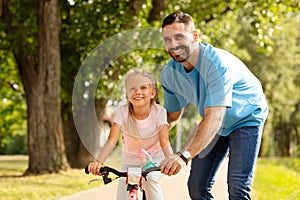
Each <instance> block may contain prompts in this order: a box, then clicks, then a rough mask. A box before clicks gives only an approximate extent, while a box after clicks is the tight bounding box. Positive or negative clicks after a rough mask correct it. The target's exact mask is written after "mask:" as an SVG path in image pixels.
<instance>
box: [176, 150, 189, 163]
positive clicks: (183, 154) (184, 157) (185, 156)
mask: <svg viewBox="0 0 300 200" xmlns="http://www.w3.org/2000/svg"><path fill="white" fill-rule="evenodd" d="M176 154H177V155H178V156H179V157H180V158H181V159H182V160H183V161H184V162H185V164H186V165H187V164H188V162H189V161H190V160H191V159H192V156H191V153H190V152H189V151H178V152H177V153H176Z"/></svg>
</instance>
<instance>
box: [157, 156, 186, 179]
mask: <svg viewBox="0 0 300 200" xmlns="http://www.w3.org/2000/svg"><path fill="white" fill-rule="evenodd" d="M185 165H186V164H185V162H184V161H183V160H182V159H181V158H180V157H179V156H178V155H177V154H172V155H169V156H168V157H166V158H165V159H164V160H163V161H162V162H161V163H160V172H161V173H163V174H166V175H169V176H171V175H175V174H177V173H178V172H179V171H180V170H181V169H182V167H184V166H185Z"/></svg>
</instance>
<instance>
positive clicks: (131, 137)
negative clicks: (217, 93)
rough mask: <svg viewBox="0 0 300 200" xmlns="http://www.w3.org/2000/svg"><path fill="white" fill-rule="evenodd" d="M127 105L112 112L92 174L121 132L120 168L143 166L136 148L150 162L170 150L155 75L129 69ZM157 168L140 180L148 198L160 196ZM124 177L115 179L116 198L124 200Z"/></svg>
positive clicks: (126, 192)
mask: <svg viewBox="0 0 300 200" xmlns="http://www.w3.org/2000/svg"><path fill="white" fill-rule="evenodd" d="M125 88H126V97H127V99H128V105H125V106H120V107H119V108H118V109H117V111H116V114H115V118H114V123H113V125H112V127H111V130H110V133H109V137H108V140H107V142H106V144H105V145H104V147H103V149H102V150H101V152H100V154H99V155H98V156H97V159H96V160H95V161H94V162H91V163H90V164H89V171H90V172H91V173H92V174H97V175H100V174H99V169H100V167H102V166H103V165H104V161H105V160H106V158H107V157H108V155H109V154H110V153H111V151H112V150H113V148H114V147H115V145H116V143H117V141H118V138H119V134H120V133H122V142H123V145H122V170H126V169H127V168H128V167H143V166H144V164H145V163H143V160H142V159H140V158H139V156H138V153H137V152H138V151H139V150H141V149H145V150H146V151H147V152H148V153H149V154H150V156H151V157H152V160H153V162H155V163H157V165H159V163H160V162H161V161H162V160H163V159H164V157H166V156H168V155H170V154H172V153H173V152H172V148H171V146H170V142H169V136H168V122H167V115H166V110H165V109H164V108H163V107H162V106H160V105H159V104H158V89H157V84H156V79H155V77H154V76H153V75H152V74H151V73H149V72H147V71H144V70H137V69H136V70H131V71H129V72H128V73H127V76H126V79H125ZM161 177H162V174H161V173H160V172H151V173H150V174H149V175H148V177H147V181H145V180H143V183H142V185H143V189H144V190H145V193H146V197H147V199H149V200H162V199H163V194H162V190H161V187H160V184H159V179H160V178H161ZM126 189H127V188H126V183H125V178H122V179H120V180H119V184H118V192H117V200H127V198H128V191H127V190H126Z"/></svg>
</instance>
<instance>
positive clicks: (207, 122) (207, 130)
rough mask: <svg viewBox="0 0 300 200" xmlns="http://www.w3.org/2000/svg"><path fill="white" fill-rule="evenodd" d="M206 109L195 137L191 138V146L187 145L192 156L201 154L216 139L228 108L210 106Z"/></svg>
mask: <svg viewBox="0 0 300 200" xmlns="http://www.w3.org/2000/svg"><path fill="white" fill-rule="evenodd" d="M206 111H207V114H206V115H205V117H204V118H203V120H202V121H201V122H200V123H199V125H198V127H197V130H196V132H195V134H194V137H192V138H191V142H190V144H189V146H187V145H185V146H186V149H187V150H188V151H189V152H190V153H191V155H192V157H194V156H196V155H197V154H199V153H200V152H201V151H202V150H203V149H205V148H206V147H207V146H208V145H209V144H210V143H211V141H212V140H213V139H214V137H215V136H216V134H217V132H218V131H219V129H220V128H221V126H222V122H223V119H224V114H225V111H226V110H225V108H224V109H222V108H210V109H207V110H206ZM187 144H188V143H187Z"/></svg>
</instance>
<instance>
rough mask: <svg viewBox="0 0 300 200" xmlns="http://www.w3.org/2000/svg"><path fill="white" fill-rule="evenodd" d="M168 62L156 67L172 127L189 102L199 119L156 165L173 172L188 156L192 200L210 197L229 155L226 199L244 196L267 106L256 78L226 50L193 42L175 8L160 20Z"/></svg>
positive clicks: (190, 28)
mask: <svg viewBox="0 0 300 200" xmlns="http://www.w3.org/2000/svg"><path fill="white" fill-rule="evenodd" d="M162 36H163V40H164V45H165V48H166V51H167V52H168V53H169V55H170V56H171V59H170V61H169V62H168V63H167V65H166V66H165V67H164V68H163V70H162V71H161V76H160V77H161V84H162V87H163V89H164V106H165V108H166V109H167V112H168V114H167V116H168V122H169V124H170V128H172V127H173V126H174V125H175V124H176V122H177V121H178V120H179V119H180V117H181V115H182V113H183V111H184V107H185V106H186V105H187V104H188V103H191V104H193V105H194V106H195V107H196V109H197V111H198V113H199V114H200V115H201V117H202V121H201V122H200V123H199V125H198V127H197V130H196V132H195V134H194V137H192V138H191V139H190V140H189V141H188V142H187V144H186V145H185V146H184V147H183V149H182V150H181V151H179V152H177V153H176V154H174V155H170V156H168V157H167V158H166V159H165V160H164V161H163V162H162V163H161V172H162V173H164V174H167V175H174V174H177V173H178V172H179V171H180V170H181V168H182V167H183V166H185V165H187V164H188V162H189V160H191V159H192V158H193V160H192V164H191V172H190V177H189V181H188V187H189V194H190V197H191V198H192V199H193V200H196V199H213V196H212V193H211V189H212V185H213V183H214V179H215V174H216V172H217V170H218V168H219V166H220V164H221V162H222V161H223V160H224V158H225V157H226V156H227V155H228V153H229V166H228V181H227V182H228V192H229V199H235V200H236V199H250V198H251V197H250V191H251V185H252V179H253V170H254V166H255V163H256V159H257V155H258V151H259V147H260V142H261V136H262V129H263V125H264V122H265V120H266V117H267V114H268V106H267V102H266V99H265V95H264V93H263V90H262V87H261V84H260V82H259V80H258V79H257V78H256V77H255V76H254V75H253V74H252V73H251V72H250V71H249V69H248V68H247V67H246V66H245V64H244V63H243V62H242V61H241V60H239V59H238V58H237V57H236V56H234V55H232V54H231V53H229V52H228V51H225V50H221V49H218V48H216V47H214V46H212V45H210V44H207V43H200V42H199V35H198V31H197V30H196V29H195V25H194V22H193V19H192V17H191V16H190V15H188V14H186V13H182V12H175V13H173V14H170V15H169V16H167V17H166V18H165V19H164V21H163V24H162Z"/></svg>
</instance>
